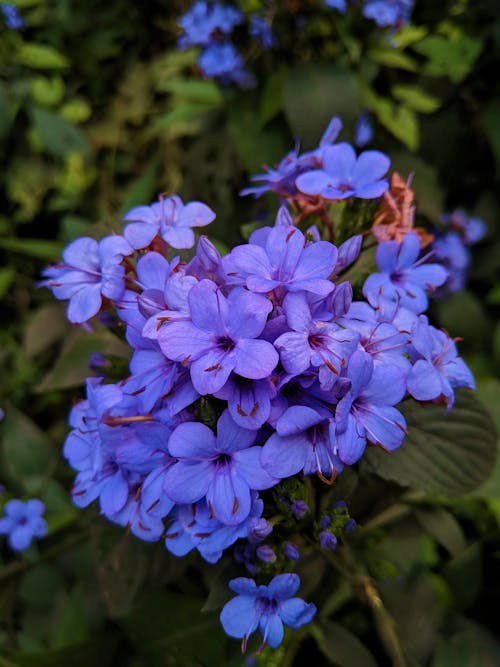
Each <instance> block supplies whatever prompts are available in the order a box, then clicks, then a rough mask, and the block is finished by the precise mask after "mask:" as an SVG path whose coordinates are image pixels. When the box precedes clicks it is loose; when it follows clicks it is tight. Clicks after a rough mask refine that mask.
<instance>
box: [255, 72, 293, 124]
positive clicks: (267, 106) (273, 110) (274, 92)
mask: <svg viewBox="0 0 500 667" xmlns="http://www.w3.org/2000/svg"><path fill="white" fill-rule="evenodd" d="M286 75H287V69H286V67H285V66H284V65H282V66H281V67H278V68H277V69H276V70H275V71H274V72H272V74H271V76H270V77H269V78H268V79H267V81H266V83H265V85H264V90H263V91H262V97H261V98H260V109H259V115H260V122H261V123H262V125H266V123H268V122H269V121H270V120H272V119H273V118H274V117H275V116H277V115H278V114H279V112H280V111H281V110H282V109H283V94H284V89H285V80H286Z"/></svg>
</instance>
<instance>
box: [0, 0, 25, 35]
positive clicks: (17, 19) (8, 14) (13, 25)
mask: <svg viewBox="0 0 500 667" xmlns="http://www.w3.org/2000/svg"><path fill="white" fill-rule="evenodd" d="M0 11H1V12H2V14H3V16H4V19H5V23H6V24H7V28H10V29H11V30H22V29H23V28H26V22H25V21H24V19H23V17H22V16H21V15H20V14H19V11H18V9H17V7H16V6H15V5H11V4H10V3H8V2H4V3H2V4H1V5H0Z"/></svg>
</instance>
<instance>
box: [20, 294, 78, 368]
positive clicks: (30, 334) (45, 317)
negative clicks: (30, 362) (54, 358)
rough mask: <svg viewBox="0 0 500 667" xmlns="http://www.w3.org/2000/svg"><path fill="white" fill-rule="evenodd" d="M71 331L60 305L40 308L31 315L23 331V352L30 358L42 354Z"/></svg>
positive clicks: (63, 309)
mask: <svg viewBox="0 0 500 667" xmlns="http://www.w3.org/2000/svg"><path fill="white" fill-rule="evenodd" d="M70 330H71V324H70V323H69V322H68V320H67V319H66V314H65V308H64V306H63V305H62V304H60V303H51V304H48V305H46V306H42V307H41V308H40V309H39V310H37V311H35V313H33V316H32V317H31V319H30V321H29V322H28V325H27V326H26V328H25V330H24V341H23V344H24V350H25V352H26V355H27V356H28V357H30V358H32V357H35V356H36V355H38V354H40V353H41V352H44V351H45V350H46V349H47V348H48V347H50V346H51V345H52V344H53V343H55V342H56V341H57V340H60V339H61V338H62V337H63V336H65V335H66V334H67V333H68V332H69V331H70Z"/></svg>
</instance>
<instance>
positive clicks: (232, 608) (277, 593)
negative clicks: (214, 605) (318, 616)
mask: <svg viewBox="0 0 500 667" xmlns="http://www.w3.org/2000/svg"><path fill="white" fill-rule="evenodd" d="M299 586H300V579H299V577H298V576H297V575H296V574H280V575H278V576H277V577H274V579H273V580H272V581H271V583H270V584H269V585H268V586H264V585H262V586H257V584H256V583H255V581H254V580H253V579H247V578H245V577H239V578H238V579H233V580H232V581H230V582H229V588H230V589H231V590H232V591H234V592H235V593H237V597H235V598H233V599H232V600H230V601H229V602H228V603H227V604H226V605H225V606H224V608H223V610H222V612H221V615H220V620H221V623H222V627H223V628H224V632H225V633H226V634H227V635H229V636H230V637H235V638H237V639H240V638H241V639H242V643H241V648H242V651H245V650H246V645H247V640H248V637H249V636H250V635H251V634H252V633H253V632H255V630H257V628H258V629H259V630H260V633H261V635H262V648H263V647H264V646H265V645H266V644H269V646H271V647H272V648H276V647H277V646H279V645H280V644H281V641H282V639H283V624H284V625H286V626H288V627H289V628H292V629H293V630H296V629H297V628H300V627H302V626H303V625H305V624H306V623H309V622H310V621H311V620H312V619H313V617H314V615H315V613H316V607H315V605H314V604H312V603H310V604H307V603H306V602H304V600H302V599H301V598H298V597H292V596H294V595H295V593H296V592H297V591H298V589H299Z"/></svg>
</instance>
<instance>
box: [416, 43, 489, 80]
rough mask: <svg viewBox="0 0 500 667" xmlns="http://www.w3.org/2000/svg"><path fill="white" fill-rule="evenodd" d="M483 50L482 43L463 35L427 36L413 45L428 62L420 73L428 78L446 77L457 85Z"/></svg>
mask: <svg viewBox="0 0 500 667" xmlns="http://www.w3.org/2000/svg"><path fill="white" fill-rule="evenodd" d="M482 48H483V42H482V41H481V40H478V39H474V38H473V37H469V35H466V34H465V33H462V32H460V33H457V34H455V35H454V36H453V38H451V37H450V36H446V37H445V36H441V35H429V36H428V37H425V38H424V39H423V40H421V41H420V42H418V43H417V44H414V45H413V49H414V50H415V51H417V53H420V54H421V55H423V56H426V57H427V59H428V62H427V63H426V64H425V65H424V67H423V68H422V73H423V74H427V75H428V76H447V77H448V78H449V79H450V80H451V81H452V82H453V83H459V82H460V81H462V79H464V78H465V77H466V76H467V74H469V72H470V70H471V68H472V66H473V64H474V61H475V60H476V58H477V57H478V56H479V54H480V53H481V51H482Z"/></svg>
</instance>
